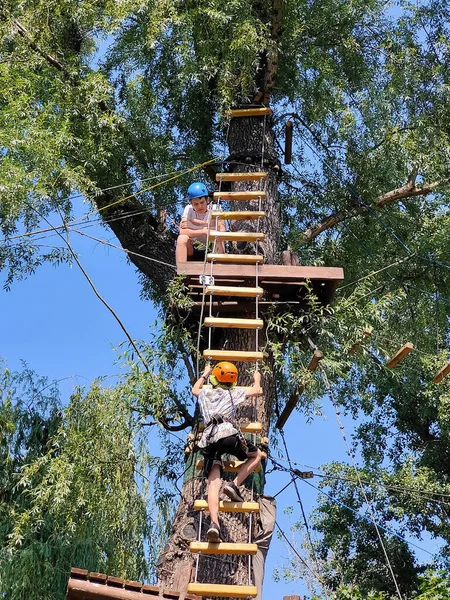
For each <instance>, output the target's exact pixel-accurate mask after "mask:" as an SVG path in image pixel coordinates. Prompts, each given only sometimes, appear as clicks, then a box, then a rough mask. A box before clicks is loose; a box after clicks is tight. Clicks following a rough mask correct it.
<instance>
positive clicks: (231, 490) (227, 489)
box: [223, 481, 244, 502]
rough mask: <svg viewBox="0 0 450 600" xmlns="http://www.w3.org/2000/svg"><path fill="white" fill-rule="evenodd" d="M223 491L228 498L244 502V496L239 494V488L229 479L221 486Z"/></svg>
mask: <svg viewBox="0 0 450 600" xmlns="http://www.w3.org/2000/svg"><path fill="white" fill-rule="evenodd" d="M223 493H224V494H226V495H227V496H228V498H230V500H233V502H244V498H243V497H242V496H241V493H240V491H239V489H238V488H237V486H236V485H235V484H234V483H233V482H232V481H229V482H228V483H226V484H225V485H224V486H223Z"/></svg>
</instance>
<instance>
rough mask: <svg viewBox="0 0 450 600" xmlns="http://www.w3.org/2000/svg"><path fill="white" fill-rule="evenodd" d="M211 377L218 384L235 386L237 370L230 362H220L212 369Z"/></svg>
mask: <svg viewBox="0 0 450 600" xmlns="http://www.w3.org/2000/svg"><path fill="white" fill-rule="evenodd" d="M212 375H213V377H215V378H216V380H217V381H218V382H219V384H220V383H226V384H231V385H236V381H237V377H238V370H237V368H236V365H233V363H230V362H220V363H217V365H216V366H215V367H214V369H213V372H212Z"/></svg>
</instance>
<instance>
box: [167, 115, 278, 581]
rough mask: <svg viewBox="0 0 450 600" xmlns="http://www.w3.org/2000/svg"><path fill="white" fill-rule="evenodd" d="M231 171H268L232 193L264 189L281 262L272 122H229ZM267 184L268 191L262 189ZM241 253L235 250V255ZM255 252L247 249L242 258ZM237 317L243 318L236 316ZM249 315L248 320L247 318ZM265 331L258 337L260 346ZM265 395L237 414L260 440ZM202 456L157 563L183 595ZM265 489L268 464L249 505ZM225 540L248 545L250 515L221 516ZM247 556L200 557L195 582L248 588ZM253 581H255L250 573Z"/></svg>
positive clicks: (268, 244) (219, 342) (271, 243)
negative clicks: (256, 427) (254, 426)
mask: <svg viewBox="0 0 450 600" xmlns="http://www.w3.org/2000/svg"><path fill="white" fill-rule="evenodd" d="M228 145H229V152H230V157H229V160H230V162H229V168H230V171H244V172H245V171H267V172H268V179H267V182H262V183H261V182H258V181H256V182H239V183H234V184H233V191H241V190H259V189H264V191H265V192H266V199H265V201H264V202H263V206H262V209H263V210H264V211H265V213H266V216H265V218H264V219H263V220H262V221H261V223H260V225H259V231H262V232H263V233H264V234H265V241H264V245H263V252H264V261H265V263H266V264H279V263H280V256H281V252H280V237H281V219H280V211H279V206H278V203H277V197H278V193H277V190H278V179H279V174H280V166H279V161H278V157H277V155H276V152H275V150H274V134H273V131H272V119H271V117H268V118H267V119H266V120H264V119H263V118H236V119H233V120H232V121H231V124H230V128H229V136H228ZM262 185H264V187H261V186H262ZM234 209H235V210H239V209H243V210H257V209H258V201H257V200H256V201H253V200H252V201H250V202H239V206H238V207H234ZM256 227H257V222H255V221H244V222H243V221H236V222H232V229H233V230H239V229H241V230H242V229H245V230H246V231H251V230H256ZM236 251H239V250H237V249H233V252H236ZM250 252H254V249H252V250H250V249H249V248H247V249H246V250H243V253H250ZM234 316H235V317H236V318H239V317H242V316H245V315H242V314H236V315H234ZM247 316H248V315H247ZM261 334H262V332H259V336H260V345H261V342H262V341H263V340H262V335H261ZM214 347H215V348H226V349H234V350H252V349H255V332H254V331H249V330H241V329H231V330H216V331H215V335H214ZM237 366H238V369H239V372H240V376H239V383H240V384H241V385H251V382H252V376H251V374H249V373H248V368H249V365H248V363H237ZM262 385H263V391H264V396H262V397H259V398H256V399H248V400H247V401H246V402H245V403H243V405H241V406H240V407H239V409H238V418H239V421H240V422H241V423H247V422H249V421H255V420H256V421H258V422H260V423H262V425H263V431H262V434H261V435H262V436H266V435H267V432H268V426H269V421H270V417H271V409H272V406H273V391H274V381H273V379H272V377H271V376H270V375H264V377H263V382H262ZM200 457H201V455H200V454H198V453H191V454H189V455H188V458H187V461H188V464H187V469H186V476H185V481H184V484H183V488H182V491H181V498H180V504H179V507H178V510H177V513H176V516H175V520H174V523H173V528H172V534H171V536H170V538H169V540H168V542H167V545H166V547H165V549H164V551H163V552H162V554H161V556H160V558H159V561H158V569H157V570H158V578H159V581H160V583H161V584H163V585H164V586H165V587H168V588H171V589H175V590H179V591H180V592H185V591H186V588H187V584H188V583H189V582H190V581H193V579H194V573H195V565H196V558H195V555H193V554H191V553H190V551H189V544H190V542H191V541H195V540H196V539H198V532H199V526H200V513H199V512H197V511H194V510H193V505H194V501H195V500H196V499H199V498H205V497H206V481H205V480H204V479H203V478H202V477H201V474H200V473H199V472H197V471H196V470H195V463H196V462H197V460H198V459H199V458H200ZM225 476H226V477H227V478H228V479H233V476H234V474H233V473H230V474H225ZM263 486H264V465H263V467H262V469H261V472H260V473H259V474H255V475H254V476H251V477H249V478H248V480H247V481H246V482H245V489H244V488H242V490H243V495H244V498H245V499H246V500H250V499H251V498H252V495H254V497H255V498H256V499H257V494H256V493H255V488H256V491H257V492H258V493H262V491H263ZM252 489H253V491H252ZM202 521H203V526H202V540H203V541H204V540H205V539H206V531H207V528H208V526H209V523H210V521H209V514H208V513H204V514H203V516H202ZM220 521H221V523H220V524H221V535H222V539H223V541H226V542H248V530H249V515H247V514H240V513H226V514H221V515H220ZM258 527H259V528H260V527H261V526H260V524H259V518H258V517H257V516H254V517H253V527H252V529H253V532H252V538H253V533H254V532H255V530H258ZM248 565H249V561H248V558H247V557H245V556H244V557H243V556H231V555H222V556H215V555H212V556H211V555H210V556H207V555H202V556H200V558H199V563H198V572H197V580H198V581H199V582H204V583H226V584H237V585H239V584H240V585H246V584H248V583H249V580H248V570H249V569H248ZM251 578H252V579H251V582H252V583H253V576H252V574H251Z"/></svg>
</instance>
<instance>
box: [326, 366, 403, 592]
mask: <svg viewBox="0 0 450 600" xmlns="http://www.w3.org/2000/svg"><path fill="white" fill-rule="evenodd" d="M319 367H320V370H321V373H322V377H323V381H324V384H325V388H326V390H327V393H328V395H329V397H330V400H331V403H332V405H333V407H334V410H335V412H336V419H337V422H338V425H339V429H340V430H341V435H342V438H343V440H344V443H345V446H346V449H347V454H348V456H349V457H350V460H351V463H352V466H353V469H354V472H355V475H356V478H357V480H358V486H359V488H360V490H361V493H362V495H363V497H364V500H365V502H366V505H367V507H368V510H369V513H370V515H371V521H372V523H373V525H374V527H375V530H376V532H377V537H378V540H379V542H380V546H381V548H382V550H383V554H384V557H385V560H386V565H387V567H388V570H389V573H390V575H391V578H392V581H393V583H394V586H395V590H396V592H397V596H398V598H399V600H403V597H402V594H401V592H400V589H399V587H398V583H397V578H396V576H395V573H394V571H393V568H392V564H391V561H390V560H389V555H388V553H387V550H386V547H385V545H384V541H383V538H382V536H381V533H380V529H379V526H378V523H377V520H376V518H375V513H374V511H373V508H372V504H371V502H370V500H369V498H368V497H367V494H366V491H365V489H364V486H363V483H362V481H361V478H360V476H359V472H358V469H357V467H356V462H355V457H354V455H353V452H352V451H351V448H350V444H349V443H348V440H347V436H346V433H345V429H344V425H343V423H342V420H341V417H340V414H341V413H340V411H339V407H338V405H337V403H336V399H335V397H334V393H333V389H332V387H331V385H330V382H329V381H328V377H327V373H326V371H325V369H324V368H323V367H322V366H321V365H319Z"/></svg>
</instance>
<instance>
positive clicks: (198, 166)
mask: <svg viewBox="0 0 450 600" xmlns="http://www.w3.org/2000/svg"><path fill="white" fill-rule="evenodd" d="M223 156H224V155H223V154H221V155H220V156H217V157H215V158H211V160H207V161H206V162H203V163H201V164H199V165H195V167H191V168H190V169H188V170H187V171H183V172H182V173H178V174H177V175H174V176H173V177H169V179H164V181H159V182H158V183H155V184H153V185H151V186H150V187H148V188H144V189H143V190H139V191H137V192H135V193H134V194H130V195H129V196H125V198H120V199H119V200H115V201H114V202H111V204H107V205H106V206H103V207H102V208H97V209H95V210H93V211H92V212H90V213H88V214H87V215H84V216H81V217H78V218H77V219H75V220H74V221H70V222H69V223H67V224H66V225H73V224H74V223H76V222H77V221H79V220H80V219H87V218H88V217H90V216H92V215H95V214H97V213H99V212H101V211H102V210H106V209H107V208H111V206H115V205H116V204H119V203H120V202H125V200H129V199H130V198H135V197H136V196H137V195H138V194H143V193H144V192H148V191H150V190H154V189H155V188H157V187H159V186H161V185H163V184H165V183H168V182H169V181H173V180H174V179H178V178H179V177H182V176H183V175H187V174H188V173H192V171H196V170H197V169H201V168H202V167H204V166H206V165H209V164H210V163H212V162H215V161H216V160H219V159H220V158H222V157H223Z"/></svg>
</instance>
